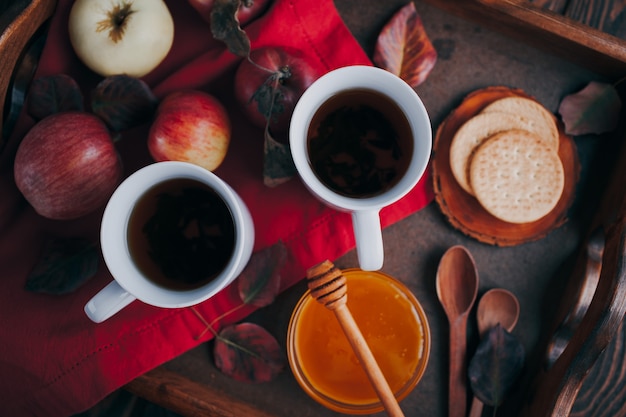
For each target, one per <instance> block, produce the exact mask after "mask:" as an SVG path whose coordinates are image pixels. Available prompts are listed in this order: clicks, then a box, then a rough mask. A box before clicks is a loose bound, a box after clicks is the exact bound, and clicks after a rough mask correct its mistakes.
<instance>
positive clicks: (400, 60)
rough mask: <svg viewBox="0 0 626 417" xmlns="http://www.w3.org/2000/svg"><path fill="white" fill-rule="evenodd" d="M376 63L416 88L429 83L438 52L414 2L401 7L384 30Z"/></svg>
mask: <svg viewBox="0 0 626 417" xmlns="http://www.w3.org/2000/svg"><path fill="white" fill-rule="evenodd" d="M373 61H374V63H375V64H376V65H377V66H378V67H380V68H383V69H385V70H387V71H389V72H391V73H392V74H395V75H397V76H398V77H400V78H402V79H403V80H404V81H406V82H407V84H409V85H410V86H411V87H413V88H415V87H417V86H418V85H420V84H421V83H422V82H424V80H426V78H427V77H428V75H429V74H430V72H431V71H432V69H433V67H434V66H435V63H436V62H437V51H436V50H435V48H434V46H433V44H432V43H431V42H430V39H429V38H428V35H427V34H426V30H425V29H424V25H423V24H422V19H421V18H420V16H419V14H418V13H417V11H416V10H415V4H414V3H413V2H410V3H408V4H407V5H406V6H404V7H402V8H401V9H400V10H399V11H398V12H396V14H395V15H393V17H392V18H391V19H390V20H389V22H387V24H386V25H385V26H384V27H383V29H382V31H381V32H380V34H379V35H378V39H377V42H376V47H375V49H374V56H373Z"/></svg>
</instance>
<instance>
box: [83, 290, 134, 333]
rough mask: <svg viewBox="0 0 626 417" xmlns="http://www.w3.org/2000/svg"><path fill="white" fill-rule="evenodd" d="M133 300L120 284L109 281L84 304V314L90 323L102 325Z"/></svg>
mask: <svg viewBox="0 0 626 417" xmlns="http://www.w3.org/2000/svg"><path fill="white" fill-rule="evenodd" d="M135 300H136V298H135V296H133V295H131V294H130V293H129V292H127V291H126V290H125V289H123V288H122V287H121V286H120V284H118V283H117V282H116V281H111V283H109V284H108V285H107V286H106V287H104V288H103V289H101V290H100V292H98V293H97V294H96V295H94V296H93V297H92V298H91V300H89V302H87V304H85V314H87V317H89V318H90V319H91V321H93V322H95V323H102V322H103V321H105V320H106V319H108V318H110V317H111V316H113V315H114V314H115V313H117V312H118V311H120V310H121V309H123V308H124V307H126V306H127V305H129V304H130V303H132V302H133V301H135Z"/></svg>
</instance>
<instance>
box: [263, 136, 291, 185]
mask: <svg viewBox="0 0 626 417" xmlns="http://www.w3.org/2000/svg"><path fill="white" fill-rule="evenodd" d="M263 151H264V158H263V183H264V184H265V185H266V186H268V187H276V186H278V185H280V184H282V183H285V182H287V181H289V180H290V179H291V178H292V177H293V176H294V175H295V174H296V172H297V171H296V165H295V164H294V162H293V158H292V156H291V150H290V149H289V145H288V144H285V143H280V142H279V141H277V140H276V139H274V138H273V137H272V135H271V133H270V132H269V129H268V128H266V129H265V143H264V149H263Z"/></svg>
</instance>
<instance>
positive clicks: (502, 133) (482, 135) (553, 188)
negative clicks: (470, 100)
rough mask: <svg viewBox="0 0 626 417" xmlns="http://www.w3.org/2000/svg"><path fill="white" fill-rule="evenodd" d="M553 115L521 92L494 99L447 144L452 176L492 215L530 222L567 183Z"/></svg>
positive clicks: (548, 208)
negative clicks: (522, 95)
mask: <svg viewBox="0 0 626 417" xmlns="http://www.w3.org/2000/svg"><path fill="white" fill-rule="evenodd" d="M558 150H559V131H558V128H557V125H556V120H555V118H554V116H553V115H552V114H551V113H550V112H549V111H548V110H547V109H546V108H545V107H543V106H542V105H541V104H539V103H538V102H536V101H534V100H532V99H529V98H524V97H506V98H502V99H499V100H496V101H494V102H493V103H491V104H489V105H488V106H487V107H485V108H484V109H483V110H482V111H481V112H480V113H478V114H477V115H476V116H474V117H472V118H471V119H469V120H468V121H467V122H465V123H464V124H463V125H462V126H461V127H460V128H459V130H458V131H457V132H456V134H455V135H454V138H453V139H452V142H451V145H450V168H451V170H452V174H453V176H454V178H455V179H456V181H457V182H458V183H459V185H460V186H461V188H463V190H465V191H466V192H467V193H469V194H471V195H473V196H474V197H476V199H477V200H478V202H479V203H480V205H481V206H482V207H483V208H484V209H485V210H486V211H488V212H489V213H490V214H491V215H493V216H494V217H497V218H498V219H500V220H503V221H506V222H510V223H529V222H533V221H536V220H539V219H540V218H542V217H544V216H545V215H547V214H548V213H550V211H552V209H553V208H554V207H555V206H556V204H557V203H558V201H559V199H560V197H561V194H562V193H563V187H564V184H565V177H564V170H563V164H562V162H561V159H560V158H559V155H558Z"/></svg>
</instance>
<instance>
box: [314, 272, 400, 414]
mask: <svg viewBox="0 0 626 417" xmlns="http://www.w3.org/2000/svg"><path fill="white" fill-rule="evenodd" d="M307 280H308V287H309V289H310V290H311V296H312V297H313V298H315V299H316V300H317V301H318V302H319V303H321V304H322V305H324V306H325V307H326V308H328V309H329V310H331V311H333V312H334V313H335V316H336V317H337V320H338V321H339V324H340V325H341V328H342V329H343V332H344V333H345V335H346V337H347V338H348V341H349V342H350V345H351V346H352V349H353V350H354V353H355V354H356V356H357V358H358V359H359V363H360V364H361V366H363V369H364V370H365V373H366V374H367V376H368V378H369V380H370V382H371V384H372V386H373V387H374V391H376V394H377V395H378V398H380V400H381V402H382V403H383V407H385V411H387V414H389V415H390V416H392V417H403V416H404V414H403V413H402V410H401V409H400V405H399V404H398V401H397V400H396V397H395V395H394V394H393V392H392V391H391V388H390V387H389V384H388V383H387V380H386V379H385V376H384V375H383V373H382V371H381V370H380V367H379V366H378V363H377V362H376V359H375V358H374V355H373V354H372V351H371V350H370V348H369V346H368V345H367V342H366V341H365V338H364V337H363V334H362V333H361V330H359V327H358V326H357V324H356V322H355V321H354V318H353V317H352V313H350V310H349V309H348V306H347V304H346V302H347V301H348V294H347V285H346V277H344V276H343V275H342V273H341V271H340V270H339V269H337V268H336V267H335V265H333V263H332V262H330V261H324V262H322V263H320V264H318V265H316V266H313V267H311V268H309V269H308V270H307Z"/></svg>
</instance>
